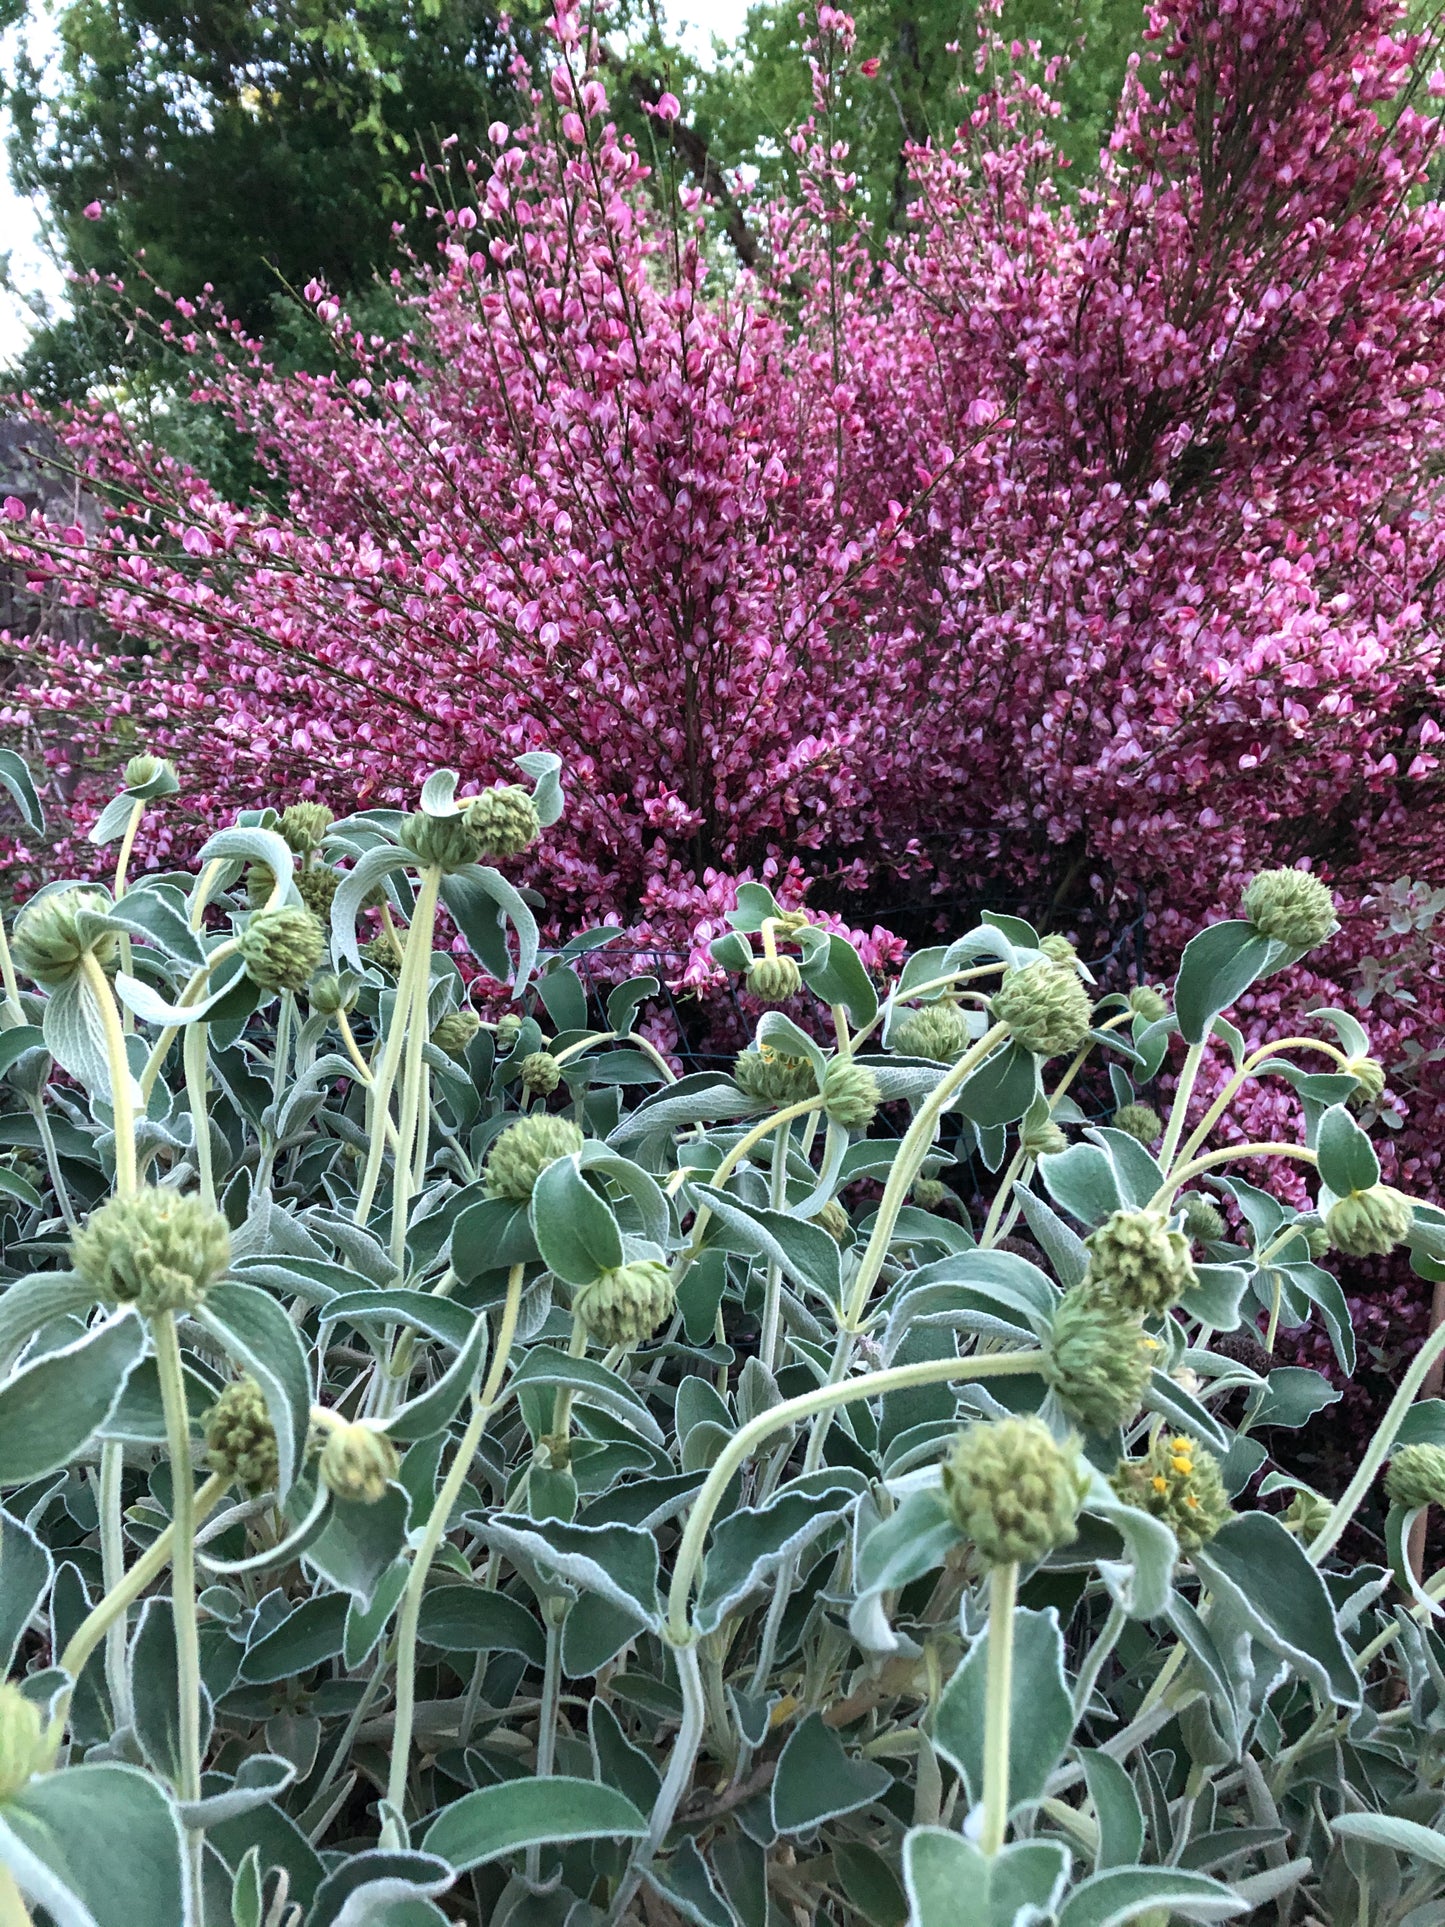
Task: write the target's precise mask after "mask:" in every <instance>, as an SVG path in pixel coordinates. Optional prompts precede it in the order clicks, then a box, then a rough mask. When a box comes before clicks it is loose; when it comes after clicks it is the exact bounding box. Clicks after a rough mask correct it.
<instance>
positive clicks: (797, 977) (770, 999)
mask: <svg viewBox="0 0 1445 1927" xmlns="http://www.w3.org/2000/svg"><path fill="white" fill-rule="evenodd" d="M747 987H748V989H749V990H750V991H751V992H752V994H753V996H754V997H757V998H758V999H760V1001H761V1002H763V1003H765V1004H785V1003H786V1002H787V1001H788V999H789V998H790V997H796V996H797V994H798V992H799V991H800V990H801V989H802V988H803V974H802V972H801V971H800V970H799V969H798V966H797V964H796V963H795V962H794V961H793V959H792V958H791V957H759V958H758V960H757V962H756V963H755V964H754V965H753V967H752V968H751V970H749V972H748V974H747Z"/></svg>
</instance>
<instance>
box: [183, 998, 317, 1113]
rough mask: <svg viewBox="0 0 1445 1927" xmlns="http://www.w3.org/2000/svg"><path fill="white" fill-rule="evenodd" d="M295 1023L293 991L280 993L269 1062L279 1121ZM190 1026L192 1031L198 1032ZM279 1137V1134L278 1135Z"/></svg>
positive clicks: (273, 1105)
mask: <svg viewBox="0 0 1445 1927" xmlns="http://www.w3.org/2000/svg"><path fill="white" fill-rule="evenodd" d="M295 1021H296V997H295V993H294V992H293V991H289V990H283V991H282V992H281V1008H280V1010H279V1011H278V1012H277V1013H276V1039H275V1054H274V1056H273V1057H272V1060H271V1105H272V1108H273V1109H274V1110H275V1112H276V1114H277V1119H278V1121H279V1118H280V1113H281V1099H282V1097H283V1096H284V1095H285V1092H286V1072H287V1069H288V1066H289V1062H290V1057H291V1030H292V1026H293V1025H294V1024H295ZM199 1028H200V1026H199V1025H198V1024H192V1026H191V1029H192V1030H198V1029H199ZM278 1136H279V1133H278Z"/></svg>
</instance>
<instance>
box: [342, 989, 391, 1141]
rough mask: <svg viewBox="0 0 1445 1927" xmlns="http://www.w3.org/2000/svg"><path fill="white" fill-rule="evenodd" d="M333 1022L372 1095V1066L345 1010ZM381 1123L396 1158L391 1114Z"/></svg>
mask: <svg viewBox="0 0 1445 1927" xmlns="http://www.w3.org/2000/svg"><path fill="white" fill-rule="evenodd" d="M332 1022H333V1023H334V1024H335V1025H336V1028H337V1029H338V1030H339V1031H340V1032H341V1042H342V1045H343V1047H344V1049H345V1051H346V1055H347V1056H348V1057H349V1058H350V1059H351V1062H352V1064H353V1065H354V1066H355V1069H356V1075H357V1078H358V1079H359V1081H360V1082H361V1083H362V1084H363V1085H364V1086H365V1088H366V1090H367V1092H368V1093H370V1091H371V1087H372V1084H373V1083H374V1081H375V1080H374V1079H373V1077H372V1075H371V1066H370V1064H368V1063H367V1061H366V1059H365V1058H364V1057H363V1056H362V1054H361V1046H360V1045H359V1044H358V1043H357V1041H356V1032H355V1031H354V1030H353V1029H352V1028H351V1024H350V1022H349V1021H348V1019H347V1015H346V1012H345V1011H344V1010H338V1011H337V1012H336V1013H335V1015H334V1016H333V1018H332ZM381 1121H382V1124H383V1126H384V1127H385V1130H386V1141H387V1144H388V1146H389V1147H390V1149H391V1154H392V1156H393V1157H395V1156H396V1126H395V1125H394V1124H393V1123H392V1121H391V1115H390V1113H389V1112H388V1113H387V1115H386V1116H385V1117H383V1118H382V1120H381ZM372 1128H373V1129H374V1128H375V1120H374V1119H373V1121H372Z"/></svg>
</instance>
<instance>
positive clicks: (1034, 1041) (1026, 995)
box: [990, 963, 1094, 1057]
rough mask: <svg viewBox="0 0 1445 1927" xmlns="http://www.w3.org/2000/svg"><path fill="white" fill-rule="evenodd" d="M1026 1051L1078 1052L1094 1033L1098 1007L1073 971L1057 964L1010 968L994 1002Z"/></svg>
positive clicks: (999, 1015)
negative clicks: (1095, 1006)
mask: <svg viewBox="0 0 1445 1927" xmlns="http://www.w3.org/2000/svg"><path fill="white" fill-rule="evenodd" d="M990 1008H991V1009H992V1011H993V1015H994V1019H995V1021H996V1022H998V1023H1000V1024H1007V1025H1008V1027H1009V1029H1010V1030H1011V1031H1012V1032H1013V1034H1014V1037H1015V1038H1016V1039H1017V1041H1018V1042H1019V1043H1020V1044H1022V1045H1023V1047H1024V1049H1025V1050H1031V1051H1033V1052H1034V1053H1035V1055H1036V1056H1039V1057H1058V1056H1060V1055H1062V1054H1063V1053H1064V1052H1066V1051H1076V1050H1078V1048H1079V1046H1080V1045H1081V1044H1082V1043H1083V1042H1084V1040H1085V1038H1086V1037H1087V1036H1088V1034H1089V1026H1090V1024H1091V1023H1092V1022H1093V1016H1094V1006H1093V1005H1092V1004H1091V1003H1090V1001H1089V993H1088V991H1086V990H1085V988H1084V986H1083V984H1082V983H1080V981H1079V979H1078V977H1077V976H1076V975H1075V974H1074V972H1073V971H1071V970H1065V969H1062V968H1060V966H1059V965H1057V964H1051V963H1031V964H1025V965H1024V966H1023V968H1022V969H1021V970H1010V971H1009V972H1008V974H1007V975H1006V976H1005V978H1004V980H1003V982H1002V983H1001V984H1000V985H999V987H998V990H997V992H996V994H995V996H994V999H993V1003H992V1005H991V1006H990Z"/></svg>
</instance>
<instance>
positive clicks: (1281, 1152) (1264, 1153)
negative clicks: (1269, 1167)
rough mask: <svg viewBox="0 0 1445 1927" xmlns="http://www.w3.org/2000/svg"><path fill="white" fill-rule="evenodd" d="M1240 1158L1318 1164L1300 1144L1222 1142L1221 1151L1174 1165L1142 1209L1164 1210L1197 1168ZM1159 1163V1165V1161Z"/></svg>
mask: <svg viewBox="0 0 1445 1927" xmlns="http://www.w3.org/2000/svg"><path fill="white" fill-rule="evenodd" d="M1241 1158H1297V1159H1298V1160H1299V1162H1300V1163H1301V1164H1318V1163H1319V1159H1318V1158H1317V1157H1316V1156H1315V1153H1314V1152H1313V1151H1311V1150H1308V1149H1307V1148H1306V1147H1305V1146H1304V1145H1303V1144H1274V1143H1269V1144H1226V1145H1225V1146H1224V1147H1223V1148H1222V1149H1221V1150H1218V1151H1206V1152H1205V1153H1204V1155H1203V1156H1202V1157H1197V1158H1191V1159H1190V1161H1189V1163H1188V1164H1181V1165H1178V1166H1177V1167H1176V1168H1175V1169H1174V1170H1173V1171H1171V1172H1170V1173H1169V1176H1168V1177H1167V1178H1166V1180H1165V1181H1164V1183H1163V1184H1161V1185H1160V1187H1159V1189H1158V1190H1157V1191H1156V1192H1155V1193H1154V1195H1153V1197H1152V1198H1151V1199H1150V1200H1149V1202H1148V1204H1147V1205H1146V1206H1145V1207H1144V1208H1145V1210H1146V1211H1162V1210H1164V1209H1165V1207H1166V1206H1167V1205H1168V1203H1169V1200H1170V1199H1171V1198H1172V1197H1173V1196H1174V1193H1175V1192H1176V1191H1178V1190H1179V1189H1180V1188H1181V1187H1182V1186H1183V1185H1186V1184H1188V1182H1189V1180H1190V1179H1191V1178H1197V1177H1198V1176H1199V1174H1200V1172H1201V1171H1212V1170H1213V1169H1214V1167H1215V1165H1216V1164H1234V1163H1236V1162H1238V1160H1239V1159H1241ZM1160 1162H1161V1164H1162V1162H1163V1160H1162V1159H1161V1160H1160Z"/></svg>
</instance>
